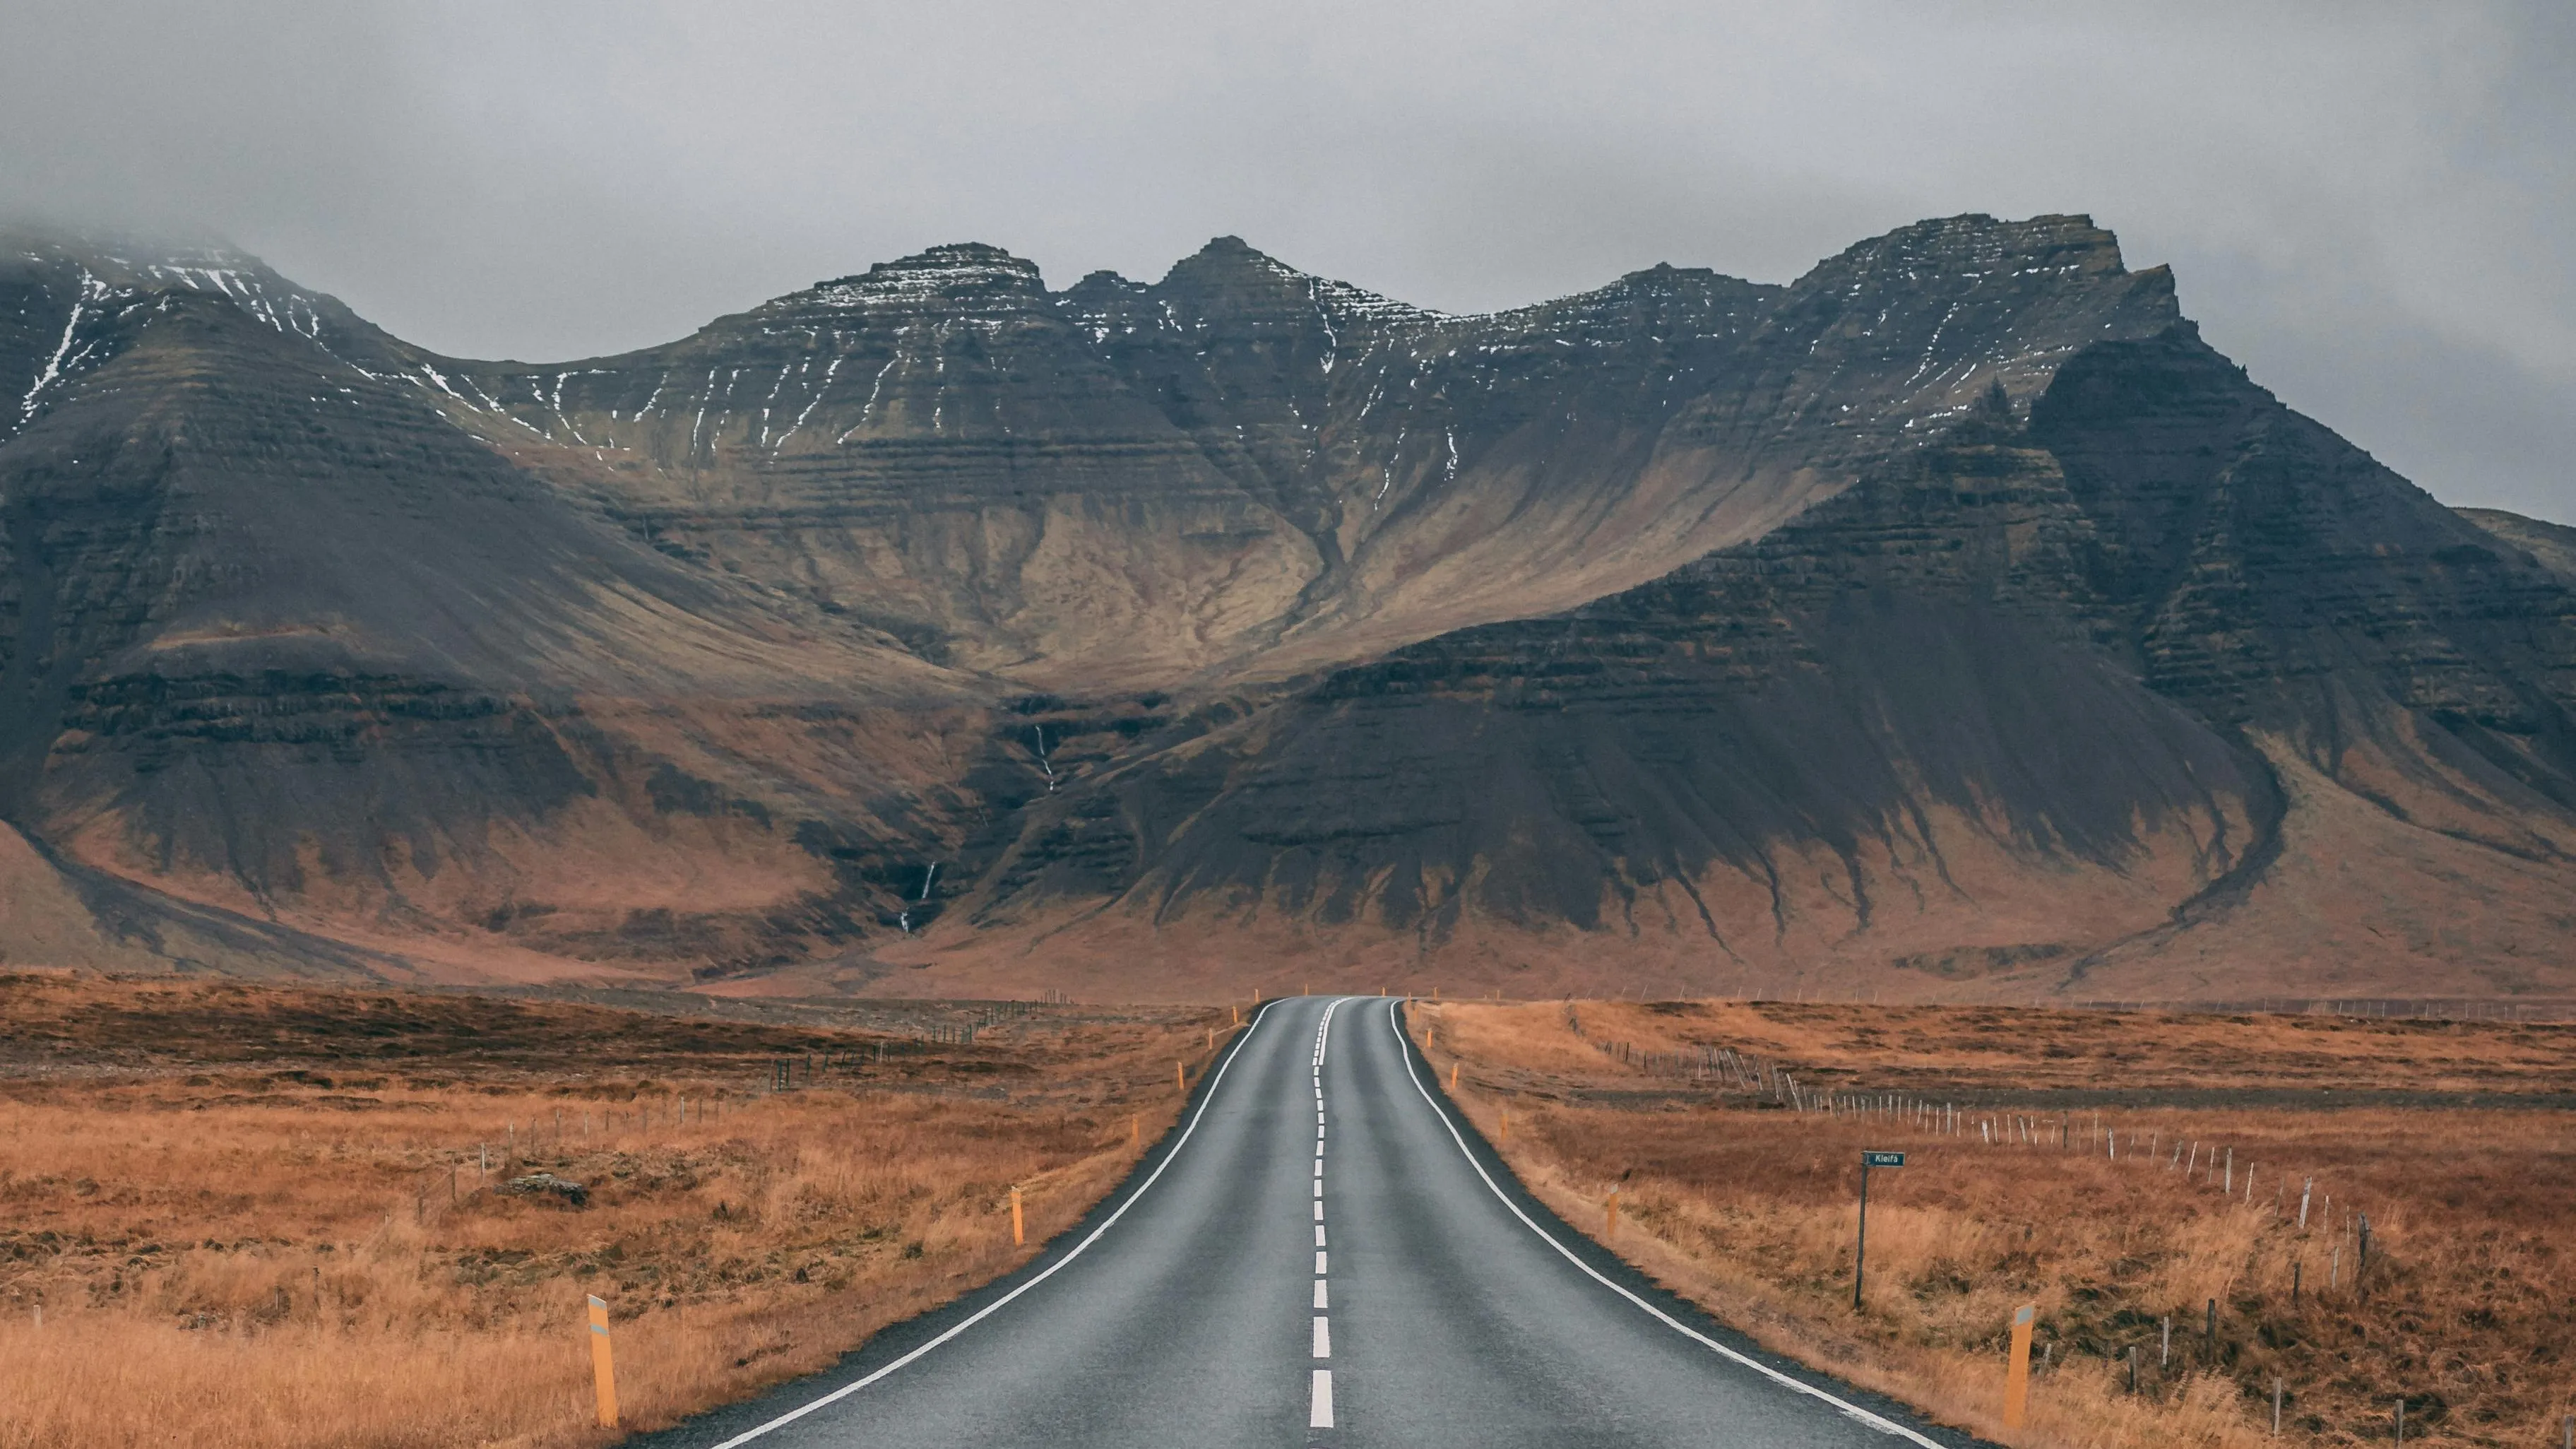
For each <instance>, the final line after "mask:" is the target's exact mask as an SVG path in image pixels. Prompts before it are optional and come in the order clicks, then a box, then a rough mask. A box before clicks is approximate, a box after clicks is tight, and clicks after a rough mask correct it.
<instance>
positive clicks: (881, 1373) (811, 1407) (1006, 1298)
mask: <svg viewBox="0 0 2576 1449" xmlns="http://www.w3.org/2000/svg"><path fill="white" fill-rule="evenodd" d="M1278 1004H1279V1003H1278V1002H1277V1001H1270V1002H1266V1003H1264V1004H1263V1006H1262V1008H1261V1010H1260V1011H1259V1012H1257V1013H1255V1014H1254V1016H1253V1018H1252V1027H1251V1029H1249V1030H1247V1031H1245V1032H1244V1034H1243V1035H1241V1036H1239V1037H1236V1038H1235V1039H1234V1048H1233V1050H1231V1051H1228V1052H1227V1053H1226V1054H1225V1061H1224V1062H1223V1063H1222V1064H1221V1065H1219V1066H1218V1067H1217V1069H1216V1076H1215V1077H1214V1079H1212V1080H1211V1081H1209V1083H1208V1085H1207V1091H1206V1093H1205V1094H1204V1095H1202V1096H1201V1097H1200V1098H1199V1109H1198V1110H1197V1111H1195V1112H1192V1113H1191V1114H1190V1121H1189V1125H1188V1126H1186V1127H1184V1128H1182V1129H1181V1136H1180V1140H1178V1141H1176V1142H1174V1143H1173V1144H1172V1150H1171V1151H1169V1152H1166V1153H1164V1154H1163V1160H1162V1161H1160V1162H1158V1163H1155V1164H1154V1170H1153V1171H1152V1172H1150V1173H1148V1174H1146V1176H1145V1180H1144V1181H1143V1182H1142V1183H1139V1184H1138V1185H1137V1187H1136V1190H1135V1191H1134V1192H1131V1193H1129V1194H1128V1195H1127V1200H1126V1201H1125V1202H1122V1203H1120V1204H1119V1205H1118V1207H1117V1210H1116V1211H1114V1212H1112V1213H1110V1214H1109V1216H1108V1217H1107V1218H1106V1219H1104V1220H1103V1221H1102V1222H1101V1224H1100V1226H1098V1227H1096V1228H1093V1229H1092V1230H1091V1235H1090V1236H1088V1237H1086V1238H1084V1239H1083V1240H1082V1241H1081V1242H1079V1243H1076V1244H1074V1245H1073V1250H1072V1251H1071V1252H1068V1253H1066V1254H1065V1255H1064V1256H1063V1257H1061V1258H1058V1259H1056V1260H1055V1261H1054V1262H1052V1263H1049V1264H1048V1265H1047V1266H1046V1268H1045V1269H1044V1271H1042V1272H1040V1273H1039V1274H1038V1275H1037V1276H1036V1277H1034V1278H1031V1279H1030V1280H1029V1281H1027V1282H1026V1283H1023V1284H1021V1285H1020V1286H1019V1287H1017V1288H1014V1289H1012V1290H1011V1291H1010V1292H1008V1293H1005V1294H1003V1295H1002V1296H1001V1297H999V1298H996V1299H994V1300H993V1301H992V1302H990V1303H987V1304H985V1305H984V1306H983V1307H981V1308H979V1309H977V1310H975V1313H974V1315H973V1316H972V1317H970V1318H968V1319H967V1320H966V1321H965V1322H963V1323H959V1324H955V1325H953V1326H951V1327H950V1328H949V1329H948V1331H947V1332H945V1333H942V1334H941V1335H939V1336H938V1337H937V1338H934V1339H932V1340H931V1341H930V1342H928V1343H925V1344H923V1345H922V1346H921V1347H919V1348H916V1349H914V1350H913V1351H912V1352H910V1353H907V1354H905V1355H904V1356H903V1357H901V1358H899V1359H896V1360H895V1361H894V1362H892V1363H890V1364H887V1365H886V1366H885V1367H883V1368H881V1369H878V1370H877V1371H876V1372H874V1373H872V1374H869V1375H868V1376H867V1377H866V1378H863V1379H854V1380H852V1381H851V1382H849V1383H846V1384H843V1385H842V1386H841V1387H839V1388H837V1389H834V1390H832V1391H831V1392H830V1393H828V1394H825V1395H823V1396H822V1397H821V1398H819V1399H816V1400H814V1401H813V1402H812V1403H809V1404H806V1405H803V1406H802V1407H799V1408H794V1409H790V1410H788V1411H787V1412H786V1413H784V1414H781V1415H779V1416H778V1417H777V1418H775V1419H772V1420H770V1421H769V1422H768V1423H766V1424H763V1425H761V1426H760V1427H758V1428H756V1429H746V1430H744V1431H743V1432H742V1433H739V1434H736V1435H734V1436H733V1437H732V1438H730V1439H727V1440H725V1441H724V1442H723V1443H721V1444H718V1445H716V1446H714V1449H735V1446H736V1445H740V1444H748V1443H750V1442H751V1441H752V1440H754V1439H757V1438H759V1437H760V1436H761V1435H763V1434H766V1433H768V1432H769V1431H770V1430H772V1429H782V1428H785V1427H786V1426H787V1425H789V1424H793V1423H795V1422H796V1421H797V1420H799V1419H802V1418H804V1417H805V1416H806V1415H807V1414H810V1413H812V1412H814V1411H815V1410H816V1409H820V1408H824V1407H826V1406H828V1405H831V1404H837V1403H839V1402H840V1401H841V1400H843V1399H846V1398H848V1397H849V1396H850V1395H852V1394H855V1393H857V1392H858V1391H859V1390H861V1389H864V1388H866V1387H867V1386H868V1385H870V1384H872V1383H875V1382H876V1381H877V1380H879V1379H881V1378H884V1377H885V1376H886V1375H888V1374H890V1373H893V1372H894V1371H895V1370H896V1369H899V1368H902V1367H903V1366H904V1365H906V1364H908V1363H911V1362H912V1361H913V1360H914V1359H917V1358H919V1357H921V1356H922V1355H923V1354H926V1353H928V1352H930V1351H931V1350H932V1349H934V1348H937V1347H939V1346H940V1345H941V1344H943V1343H946V1342H948V1340H950V1339H952V1338H955V1337H956V1336H957V1335H959V1334H961V1333H964V1332H965V1331H966V1330H968V1329H970V1328H973V1327H974V1326H975V1325H976V1324H978V1323H981V1322H983V1321H984V1320H985V1319H987V1318H990V1317H992V1316H993V1315H994V1314H995V1313H998V1312H1000V1311H1001V1310H1002V1309H1003V1308H1004V1307H1005V1306H1006V1305H1008V1304H1009V1303H1010V1302H1011V1300H1012V1299H1015V1298H1017V1297H1019V1296H1020V1295H1021V1294H1023V1293H1026V1292H1028V1291H1029V1290H1030V1289H1032V1288H1035V1287H1036V1286H1038V1285H1039V1284H1040V1283H1043V1282H1045V1281H1046V1280H1048V1279H1049V1278H1052V1277H1054V1276H1055V1275H1056V1274H1057V1273H1058V1272H1059V1271H1061V1270H1062V1269H1063V1267H1064V1265H1065V1264H1067V1263H1070V1262H1072V1261H1073V1260H1074V1259H1076V1258H1079V1257H1081V1256H1082V1255H1083V1253H1084V1252H1085V1251H1086V1250H1088V1249H1089V1248H1090V1247H1091V1245H1092V1244H1094V1243H1096V1242H1099V1241H1100V1235H1101V1234H1103V1233H1105V1232H1107V1231H1109V1230H1110V1229H1111V1228H1113V1227H1115V1226H1117V1224H1118V1220H1119V1219H1120V1218H1123V1217H1125V1216H1127V1210H1128V1209H1129V1208H1131V1207H1134V1206H1135V1205H1136V1203H1137V1200H1138V1199H1140V1198H1142V1197H1144V1195H1145V1194H1146V1193H1147V1192H1148V1191H1150V1190H1151V1189H1152V1188H1153V1186H1154V1184H1155V1183H1156V1182H1158V1181H1160V1180H1161V1179H1162V1176H1163V1170H1164V1169H1165V1168H1168V1167H1170V1166H1171V1165H1172V1164H1173V1162H1175V1161H1177V1160H1178V1159H1179V1157H1180V1155H1181V1149H1182V1148H1184V1147H1186V1146H1188V1145H1189V1142H1190V1134H1191V1133H1193V1132H1196V1131H1198V1130H1199V1119H1200V1118H1202V1117H1204V1116H1206V1115H1207V1109H1208V1108H1209V1107H1211V1106H1213V1105H1214V1104H1215V1102H1216V1089H1217V1088H1218V1087H1219V1086H1220V1085H1222V1084H1223V1083H1224V1081H1225V1074H1226V1073H1227V1072H1228V1071H1230V1070H1232V1069H1233V1067H1234V1059H1235V1058H1236V1057H1238V1056H1241V1055H1242V1054H1243V1047H1244V1044H1245V1043H1246V1042H1249V1041H1251V1040H1252V1033H1253V1031H1257V1030H1259V1029H1260V1027H1261V1022H1262V1019H1263V1018H1264V1017H1267V1016H1268V1015H1269V1014H1270V1008H1271V1007H1273V1006H1276V1005H1278Z"/></svg>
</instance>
